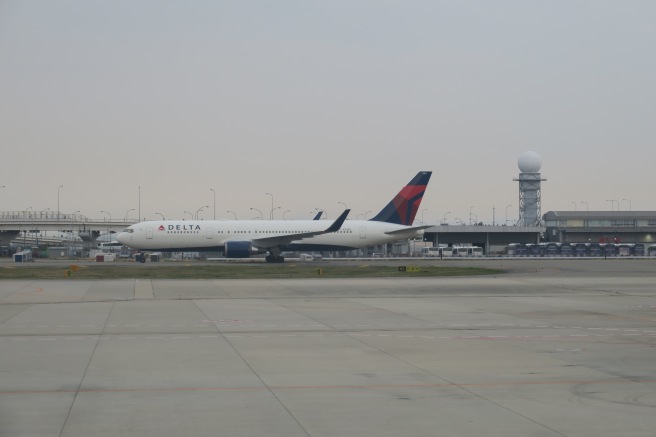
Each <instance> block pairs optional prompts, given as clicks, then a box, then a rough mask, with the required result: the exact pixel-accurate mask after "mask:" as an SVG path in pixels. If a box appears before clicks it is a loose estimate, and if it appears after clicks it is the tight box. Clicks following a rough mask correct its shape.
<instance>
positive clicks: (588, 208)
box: [581, 201, 590, 211]
mask: <svg viewBox="0 0 656 437" xmlns="http://www.w3.org/2000/svg"><path fill="white" fill-rule="evenodd" d="M581 203H585V210H586V211H590V207H589V206H588V202H584V201H581Z"/></svg>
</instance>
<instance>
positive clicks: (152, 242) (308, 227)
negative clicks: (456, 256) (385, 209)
mask: <svg viewBox="0 0 656 437" xmlns="http://www.w3.org/2000/svg"><path fill="white" fill-rule="evenodd" d="M329 224H330V222H329V221H327V220H225V221H224V220H221V221H214V220H201V221H198V220H180V221H177V220H176V221H148V222H142V223H137V224H135V225H132V226H130V227H129V228H128V229H126V230H125V231H123V232H121V233H119V234H118V235H117V237H116V239H117V240H118V241H119V242H120V243H122V244H124V245H126V246H129V247H132V248H134V249H139V250H156V251H203V250H205V251H208V250H223V248H224V247H225V245H226V243H227V242H240V241H241V242H253V245H254V246H255V247H257V248H259V249H261V250H267V249H268V247H270V246H274V245H273V244H270V245H269V246H267V244H258V243H257V241H258V240H260V239H271V238H274V237H278V236H281V237H282V236H285V235H291V234H301V233H309V232H319V231H321V230H323V229H325V228H326V227H327V226H328V225H329ZM404 229H407V235H406V233H405V232H403V230H404ZM388 232H395V233H394V234H392V235H390V234H388ZM399 232H400V233H399ZM421 234H422V230H418V229H417V228H411V227H409V226H404V225H398V224H394V223H386V222H376V221H367V220H346V221H345V222H344V224H343V225H342V227H341V228H340V229H339V230H338V231H337V232H331V233H327V234H322V235H315V236H312V237H308V238H302V239H300V240H296V241H294V242H292V243H290V244H282V245H280V246H281V248H282V249H284V250H292V251H294V250H314V251H322V250H324V251H329V250H352V249H359V248H364V247H367V246H374V245H378V244H385V243H391V242H394V241H398V240H400V239H404V238H414V237H416V236H418V235H421Z"/></svg>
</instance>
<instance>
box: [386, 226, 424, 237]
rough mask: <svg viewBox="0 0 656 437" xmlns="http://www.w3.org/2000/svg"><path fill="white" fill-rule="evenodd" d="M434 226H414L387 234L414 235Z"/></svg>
mask: <svg viewBox="0 0 656 437" xmlns="http://www.w3.org/2000/svg"><path fill="white" fill-rule="evenodd" d="M432 227H433V225H424V226H412V227H408V228H403V229H397V230H396V231H389V232H385V233H386V234H387V235H406V234H407V235H412V234H414V233H416V232H417V231H423V230H424V229H428V228H432Z"/></svg>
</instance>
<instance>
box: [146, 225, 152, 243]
mask: <svg viewBox="0 0 656 437" xmlns="http://www.w3.org/2000/svg"><path fill="white" fill-rule="evenodd" d="M146 238H147V239H149V240H152V239H153V229H152V228H148V229H146Z"/></svg>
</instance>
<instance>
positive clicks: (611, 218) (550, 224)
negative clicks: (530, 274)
mask: <svg viewBox="0 0 656 437" xmlns="http://www.w3.org/2000/svg"><path fill="white" fill-rule="evenodd" d="M543 220H544V225H545V228H546V232H545V235H544V241H547V242H557V243H591V242H593V243H616V244H619V243H626V244H636V243H645V244H654V243H656V212H654V211H549V212H548V213H546V214H545V215H544V216H543Z"/></svg>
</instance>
